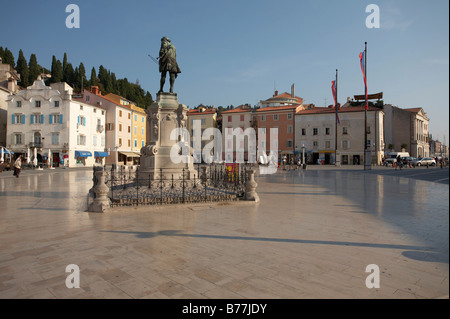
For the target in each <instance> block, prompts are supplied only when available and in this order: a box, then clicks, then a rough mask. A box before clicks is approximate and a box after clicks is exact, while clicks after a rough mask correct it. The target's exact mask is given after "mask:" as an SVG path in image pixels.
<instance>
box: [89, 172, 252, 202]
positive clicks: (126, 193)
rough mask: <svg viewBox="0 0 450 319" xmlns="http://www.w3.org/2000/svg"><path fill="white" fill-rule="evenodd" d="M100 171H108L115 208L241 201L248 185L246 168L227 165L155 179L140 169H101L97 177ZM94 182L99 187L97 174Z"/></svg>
mask: <svg viewBox="0 0 450 319" xmlns="http://www.w3.org/2000/svg"><path fill="white" fill-rule="evenodd" d="M97 169H103V170H104V173H105V184H106V186H108V188H109V190H110V191H109V194H108V197H109V198H110V200H111V206H139V205H162V204H180V203H197V202H214V201H233V200H239V199H242V198H243V197H244V195H245V185H246V182H247V174H246V171H247V167H246V165H240V166H239V167H235V168H234V169H233V170H230V169H227V167H226V166H225V165H219V164H210V165H205V164H202V165H196V167H195V171H194V173H192V172H189V171H188V170H187V169H183V170H182V171H180V173H179V174H178V175H174V174H172V173H169V172H168V171H166V170H164V169H159V172H158V171H157V172H156V173H155V175H154V176H150V175H149V174H148V173H144V172H140V168H139V167H136V168H133V167H125V166H122V167H120V168H119V169H106V168H103V167H97V168H94V173H95V171H96V170H97ZM93 181H94V185H95V184H96V182H97V181H96V177H95V174H94V180H93Z"/></svg>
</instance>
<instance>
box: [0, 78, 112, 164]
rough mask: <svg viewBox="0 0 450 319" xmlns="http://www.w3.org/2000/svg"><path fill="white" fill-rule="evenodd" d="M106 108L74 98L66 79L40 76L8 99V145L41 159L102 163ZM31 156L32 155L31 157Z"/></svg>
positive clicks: (15, 150) (71, 162)
mask: <svg viewBox="0 0 450 319" xmlns="http://www.w3.org/2000/svg"><path fill="white" fill-rule="evenodd" d="M105 117H106V111H105V110H104V109H103V108H100V107H94V106H92V105H89V104H85V103H81V102H79V101H74V100H72V88H71V87H70V86H69V85H67V84H66V83H54V84H52V85H51V86H46V85H45V83H44V81H43V80H42V79H41V78H40V77H39V78H38V79H37V80H36V81H34V83H33V85H32V86H29V87H28V88H27V89H26V90H22V91H20V92H19V93H17V94H16V95H10V96H9V100H8V126H7V148H8V149H10V150H12V151H13V152H15V153H16V156H17V155H19V154H22V155H24V157H25V158H26V157H27V154H28V153H29V154H31V156H32V157H33V154H34V152H36V153H37V159H38V162H40V163H45V162H46V163H49V161H48V158H47V157H48V154H49V150H50V154H51V157H50V162H51V163H52V166H58V165H59V164H61V163H64V165H68V166H69V167H79V166H82V167H84V166H93V165H94V164H99V165H103V164H104V157H105V156H107V155H108V154H107V153H106V152H105V128H104V126H105ZM30 160H31V159H30Z"/></svg>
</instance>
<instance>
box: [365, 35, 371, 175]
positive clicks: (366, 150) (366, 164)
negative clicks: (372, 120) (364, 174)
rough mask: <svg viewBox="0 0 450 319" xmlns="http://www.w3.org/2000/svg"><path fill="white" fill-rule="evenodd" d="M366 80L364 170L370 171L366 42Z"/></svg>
mask: <svg viewBox="0 0 450 319" xmlns="http://www.w3.org/2000/svg"><path fill="white" fill-rule="evenodd" d="M364 46H365V47H364V78H365V81H366V85H365V93H366V94H365V95H366V96H365V97H366V99H365V100H366V104H365V106H364V170H369V169H370V166H369V165H370V163H368V157H369V156H367V153H368V147H367V109H368V107H369V104H368V103H369V102H368V100H367V99H368V96H367V93H368V92H367V42H364Z"/></svg>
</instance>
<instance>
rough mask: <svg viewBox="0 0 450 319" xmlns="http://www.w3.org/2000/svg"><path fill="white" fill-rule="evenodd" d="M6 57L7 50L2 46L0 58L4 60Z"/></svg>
mask: <svg viewBox="0 0 450 319" xmlns="http://www.w3.org/2000/svg"><path fill="white" fill-rule="evenodd" d="M4 56H5V49H3V47H1V46H0V58H1V59H2V60H3V59H4Z"/></svg>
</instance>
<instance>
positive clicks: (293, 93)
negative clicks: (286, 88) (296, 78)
mask: <svg viewBox="0 0 450 319" xmlns="http://www.w3.org/2000/svg"><path fill="white" fill-rule="evenodd" d="M291 97H292V98H295V84H292V85H291Z"/></svg>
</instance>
